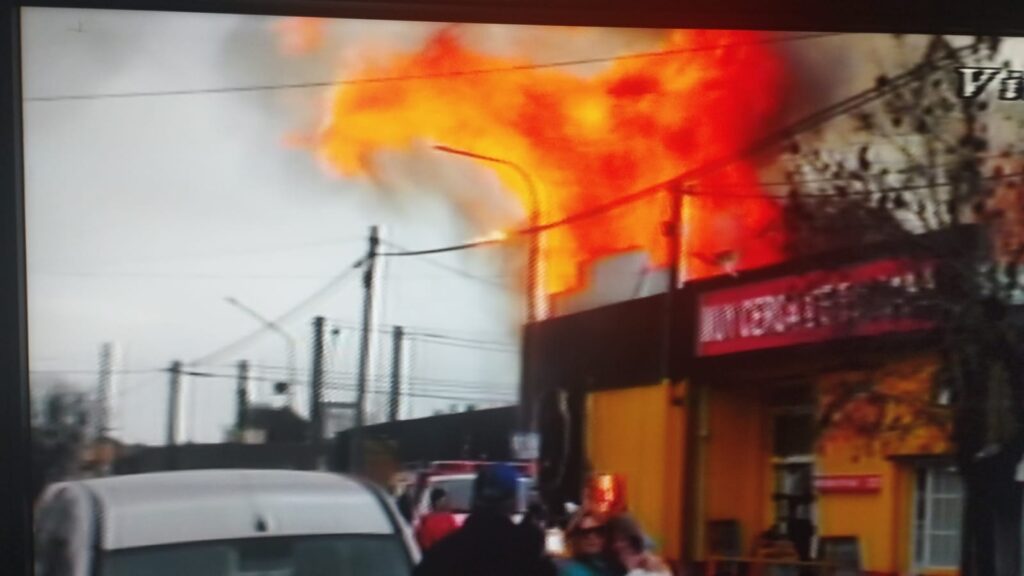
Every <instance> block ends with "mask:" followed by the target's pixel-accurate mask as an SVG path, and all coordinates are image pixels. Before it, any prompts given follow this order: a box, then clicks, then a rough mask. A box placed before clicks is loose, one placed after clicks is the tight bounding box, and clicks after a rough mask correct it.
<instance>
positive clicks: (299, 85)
mask: <svg viewBox="0 0 1024 576" xmlns="http://www.w3.org/2000/svg"><path fill="white" fill-rule="evenodd" d="M839 35H840V34H838V33H834V32H826V33H814V34H800V35H793V36H786V37H781V38H769V39H760V40H752V41H747V42H733V43H728V44H717V45H711V46H697V47H691V48H679V49H674V50H656V51H650V52H638V53H635V54H623V55H619V56H604V57H596V58H581V59H575V60H559V61H554V62H546V63H538V64H521V65H515V66H497V67H493V68H477V69H470V70H453V71H450V72H436V73H424V74H405V75H399V76H382V77H375V78H352V79H349V80H334V81H319V82H296V83H289V84H263V85H253V86H228V87H221V88H198V89H183V90H154V91H140V92H108V93H102V94H70V95H62V96H33V97H28V98H25V99H24V100H25V101H26V102H60V101H71V100H106V99H122V98H147V97H154V96H186V95H200V94H228V93H244V92H265V91H273V90H294V89H303V88H332V87H336V86H354V85H364V84H383V83H390V82H410V81H418V80H441V79H446V78H462V77H466V76H483V75H489V74H503V73H515V72H526V71H531V70H543V69H549V68H565V67H571V66H582V65H587V64H601V63H606V62H616V61H624V60H638V59H647V58H661V57H666V56H678V55H682V54H694V53H698V52H711V51H715V50H724V49H729V48H740V47H748V46H759V45H770V44H781V43H785V42H797V41H803V40H813V39H817V38H826V37H830V36H839Z"/></svg>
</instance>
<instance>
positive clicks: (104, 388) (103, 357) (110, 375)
mask: <svg viewBox="0 0 1024 576" xmlns="http://www.w3.org/2000/svg"><path fill="white" fill-rule="evenodd" d="M118 352H119V350H118V347H117V345H116V344H114V343H112V342H108V343H106V344H104V345H103V346H102V347H101V348H100V373H99V386H98V390H97V394H96V396H97V399H96V431H95V434H96V439H97V440H101V439H103V438H107V437H109V436H110V435H111V434H112V433H113V431H114V430H115V428H116V426H115V424H114V419H115V417H116V409H117V408H116V399H117V376H116V373H117V365H118V362H119V354H118Z"/></svg>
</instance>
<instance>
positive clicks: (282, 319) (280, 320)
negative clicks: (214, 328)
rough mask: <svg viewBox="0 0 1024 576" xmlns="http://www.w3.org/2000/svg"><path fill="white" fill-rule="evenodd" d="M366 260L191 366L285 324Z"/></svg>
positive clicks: (358, 261)
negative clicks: (269, 320)
mask: <svg viewBox="0 0 1024 576" xmlns="http://www.w3.org/2000/svg"><path fill="white" fill-rule="evenodd" d="M365 260H366V258H365V257H360V258H359V259H357V260H356V261H355V262H353V263H352V264H350V265H349V266H347V267H346V268H345V269H343V270H342V271H341V272H340V273H339V274H337V275H336V276H334V277H333V278H331V280H330V281H328V282H327V283H326V284H324V285H323V286H322V287H321V288H320V289H318V290H316V291H315V292H313V293H312V294H310V295H309V296H307V297H306V298H304V299H302V300H301V301H299V302H298V303H297V304H295V305H294V306H292V307H291V308H289V309H288V310H287V311H286V312H285V313H283V314H281V315H279V316H277V317H276V318H274V319H273V321H272V323H271V324H267V325H261V326H260V327H259V328H257V329H255V330H253V331H252V332H250V333H248V334H246V335H245V336H243V337H241V338H239V339H237V340H235V341H234V342H230V343H228V344H226V345H224V346H222V347H220V348H218V349H217V350H214V351H213V352H210V353H209V354H206V355H205V356H202V357H200V358H197V359H196V360H193V361H192V362H189V365H190V366H197V365H202V364H205V363H208V362H210V361H211V360H214V359H216V358H219V357H221V356H223V355H225V354H227V353H229V352H232V351H234V350H237V349H239V348H241V347H243V346H245V345H246V344H248V343H249V342H251V341H252V340H253V339H255V338H256V337H258V336H260V335H262V334H263V333H264V332H266V331H267V330H269V329H270V328H269V326H270V325H278V326H280V325H281V324H284V323H286V322H288V321H289V320H290V319H291V318H292V317H293V316H294V315H296V314H298V313H299V312H301V311H302V310H304V309H305V308H306V307H307V306H309V305H310V304H312V303H313V302H316V301H317V300H319V299H320V298H323V297H324V296H326V295H327V294H329V293H331V292H332V291H334V290H335V289H337V288H338V286H340V285H341V284H343V283H344V282H345V281H346V280H348V279H349V278H351V277H352V273H353V272H355V271H356V270H358V269H359V268H360V267H361V266H362V265H363V262H364V261H365Z"/></svg>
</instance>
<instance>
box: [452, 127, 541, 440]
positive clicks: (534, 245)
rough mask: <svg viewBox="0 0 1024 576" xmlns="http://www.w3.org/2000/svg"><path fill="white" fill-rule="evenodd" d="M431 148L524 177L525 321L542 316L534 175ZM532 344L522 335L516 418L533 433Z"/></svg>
mask: <svg viewBox="0 0 1024 576" xmlns="http://www.w3.org/2000/svg"><path fill="white" fill-rule="evenodd" d="M434 149H435V150H437V151H439V152H445V153H447V154H454V155H456V156H464V157H466V158H472V159H474V160H480V161H483V162H490V163H491V164H498V165H501V166H505V167H507V168H510V169H512V170H513V171H514V172H515V173H516V174H518V175H519V177H520V178H521V179H522V180H523V183H524V184H525V185H526V193H527V195H528V196H529V199H530V207H529V216H528V218H529V228H530V232H529V234H530V237H529V243H528V244H527V257H526V266H527V271H526V324H527V326H529V325H530V324H533V323H535V322H536V321H537V320H539V319H541V316H542V314H541V313H540V312H539V310H538V308H539V304H540V302H541V300H542V296H541V294H540V293H539V292H540V290H541V289H542V286H541V284H540V282H539V281H538V280H539V278H538V277H539V276H540V274H539V266H540V242H541V236H540V235H541V232H540V231H539V230H537V228H538V227H539V226H540V223H541V222H540V197H539V195H538V193H537V184H536V182H535V181H534V179H533V177H532V176H531V175H530V173H529V172H527V171H526V169H525V168H523V167H522V166H520V165H519V164H517V163H515V162H513V161H511V160H506V159H504V158H496V157H494V156H488V155H486V154H478V153H476V152H471V151H469V150H462V149H459V148H452V147H450V146H441V145H438V146H434ZM531 348H532V344H531V339H530V338H529V337H526V338H524V347H523V365H522V368H521V376H520V383H519V418H520V426H521V427H522V428H525V429H526V431H528V432H536V429H537V422H536V417H535V414H536V409H537V407H536V406H534V401H535V397H534V396H535V395H533V394H530V393H529V391H528V390H527V388H528V387H529V377H530V374H532V372H533V370H532V366H531V361H532V359H533V356H534V355H533V353H532V350H531Z"/></svg>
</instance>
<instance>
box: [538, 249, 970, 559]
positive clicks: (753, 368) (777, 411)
mask: <svg viewBox="0 0 1024 576" xmlns="http://www.w3.org/2000/svg"><path fill="white" fill-rule="evenodd" d="M936 266H937V264H936V263H935V261H934V260H932V259H930V258H929V257H928V255H927V254H925V253H923V252H921V253H914V252H913V251H907V250H903V249H899V250H897V249H894V248H893V247H890V246H885V247H879V249H878V250H874V251H870V252H867V253H864V252H862V253H856V254H855V253H849V254H830V255H828V256H827V257H823V258H815V259H810V260H804V261H799V262H791V263H787V264H784V265H780V266H775V267H772V268H767V269H762V270H757V271H751V272H749V273H746V274H744V275H743V276H742V277H726V278H716V279H711V280H707V281H701V282H696V283H692V284H690V285H688V286H687V287H686V288H684V289H681V290H678V291H676V292H675V293H674V294H673V295H672V296H671V301H668V297H666V296H655V297H651V298H645V299H641V300H637V301H631V302H627V303H622V304H616V305H613V306H608V307H605V308H601V309H596V310H592V311H588V312H583V313H580V314H575V315H570V316H566V317H563V318H558V319H554V320H551V321H548V322H545V323H541V324H540V325H538V326H536V327H534V328H533V329H532V330H533V333H532V334H531V335H529V337H528V339H527V341H528V342H529V341H530V338H532V339H533V340H534V345H535V346H536V350H537V352H536V354H537V355H538V359H537V360H536V361H535V362H534V365H535V366H537V368H535V371H534V372H533V373H532V374H531V377H532V381H533V386H534V392H533V393H534V394H535V395H537V396H538V397H541V398H545V397H547V398H548V400H547V401H546V402H545V401H543V400H542V401H541V405H542V407H541V412H542V413H544V414H545V415H546V417H545V418H542V419H541V422H542V425H541V428H542V433H543V436H544V438H545V445H546V446H545V447H542V461H541V470H542V473H544V474H546V475H547V477H548V478H555V480H557V481H558V482H555V484H557V488H555V489H554V490H553V491H552V492H549V498H550V499H551V500H553V501H556V502H555V504H556V505H557V501H558V500H559V499H562V500H566V499H568V500H572V499H573V498H574V497H576V495H578V494H579V493H580V490H581V489H582V485H583V482H584V479H585V477H586V476H587V475H588V474H590V473H614V474H619V475H621V476H622V477H623V478H624V480H625V485H626V492H627V498H628V506H629V508H630V510H631V511H632V512H633V513H634V514H635V515H636V516H637V518H638V519H639V520H640V522H641V523H642V524H643V525H644V527H645V529H646V530H647V531H648V532H649V533H650V535H651V537H652V539H653V540H654V541H655V542H656V543H657V544H658V546H659V547H660V549H661V551H662V553H663V554H664V555H665V556H667V557H668V558H669V559H671V560H673V561H675V562H676V563H678V564H691V563H696V564H698V565H700V566H706V565H707V564H709V563H718V564H720V565H723V566H724V565H727V564H729V563H730V562H733V563H735V562H736V561H737V560H742V561H743V562H753V561H755V560H756V558H757V557H758V555H759V550H758V547H759V543H763V537H764V536H765V535H766V533H768V532H771V534H772V535H773V536H775V537H778V536H782V537H784V538H785V539H786V540H788V541H789V542H791V543H792V545H793V548H794V558H793V559H794V560H796V558H795V557H796V556H798V557H799V561H803V562H812V563H813V562H823V561H827V562H831V563H839V564H842V565H848V566H851V567H856V568H858V569H859V570H861V571H862V572H863V573H865V574H871V575H876V576H897V575H899V576H904V575H945V574H955V573H957V568H956V567H957V566H958V564H959V544H960V522H961V509H962V506H963V489H962V486H961V482H960V479H959V477H958V476H957V474H956V471H955V467H954V466H953V460H952V450H953V448H952V445H951V442H950V432H951V416H950V408H949V406H948V402H947V398H946V397H945V395H944V394H943V393H942V390H941V387H940V386H937V378H938V377H939V375H940V371H941V369H942V361H941V349H940V347H939V339H938V338H937V336H936V334H937V328H938V326H937V325H936V318H937V314H936V310H935V308H933V307H932V304H931V303H933V302H934V301H935V299H936V298H935V296H934V293H933V292H934V290H935V276H936V273H937V269H936ZM666 320H668V322H666ZM666 335H668V336H669V339H668V341H669V343H670V349H669V350H667V351H666V349H665V348H664V345H665V344H664V343H665V341H666ZM626 342H628V344H627V343H626ZM545 350H550V352H549V353H546V352H545ZM552 398H561V400H562V401H561V404H562V406H561V410H558V409H555V408H553V406H552V404H553V402H552V401H551V399H552ZM552 437H553V439H552ZM547 445H554V446H547ZM545 448H546V449H545ZM566 469H569V470H574V472H573V473H568V474H566V473H565V472H564V470H566ZM560 470H562V471H563V472H561V473H560V474H555V472H559V471H560ZM542 480H543V479H542ZM549 484H550V482H549Z"/></svg>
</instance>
